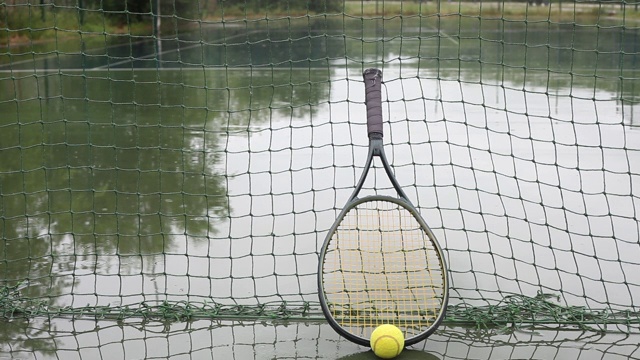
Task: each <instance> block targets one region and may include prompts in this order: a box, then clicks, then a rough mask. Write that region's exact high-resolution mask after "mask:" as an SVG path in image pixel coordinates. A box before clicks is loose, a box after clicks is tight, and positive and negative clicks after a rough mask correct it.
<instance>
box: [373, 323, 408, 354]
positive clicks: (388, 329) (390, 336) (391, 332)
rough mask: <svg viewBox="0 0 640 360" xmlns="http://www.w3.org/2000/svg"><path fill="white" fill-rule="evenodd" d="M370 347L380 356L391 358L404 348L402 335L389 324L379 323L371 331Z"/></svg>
mask: <svg viewBox="0 0 640 360" xmlns="http://www.w3.org/2000/svg"><path fill="white" fill-rule="evenodd" d="M371 349H372V350H373V353H374V354H376V355H377V356H378V357H380V358H383V359H393V358H394V357H396V356H398V355H400V353H401V352H402V349H404V335H402V331H400V329H398V328H397V327H395V326H393V325H391V324H384V325H380V326H378V327H377V328H375V330H373V332H372V333H371Z"/></svg>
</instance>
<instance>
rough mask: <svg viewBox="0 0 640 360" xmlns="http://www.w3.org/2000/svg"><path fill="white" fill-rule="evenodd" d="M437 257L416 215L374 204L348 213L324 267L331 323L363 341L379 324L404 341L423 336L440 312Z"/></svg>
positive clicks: (441, 286) (397, 207)
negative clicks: (399, 334)
mask: <svg viewBox="0 0 640 360" xmlns="http://www.w3.org/2000/svg"><path fill="white" fill-rule="evenodd" d="M438 254H439V253H438V251H437V250H436V249H435V246H434V245H433V242H432V241H431V239H430V238H429V237H428V235H427V233H426V232H425V230H424V229H423V228H422V227H421V226H420V223H419V222H418V221H417V219H416V218H415V216H414V215H413V214H412V213H411V212H410V211H409V210H407V209H405V208H404V207H402V206H400V205H399V204H396V203H393V202H388V201H380V200H375V201H369V202H363V203H361V204H359V205H358V206H356V207H354V208H352V209H351V210H350V211H348V212H347V214H346V215H345V217H344V219H343V220H342V222H341V223H340V225H339V227H338V229H337V231H336V232H335V234H334V235H333V238H332V239H331V245H330V247H329V248H328V249H327V256H326V257H325V263H324V264H323V267H324V274H325V275H324V278H323V281H324V285H325V293H326V294H325V296H326V298H327V302H328V303H329V304H330V308H331V311H332V312H333V313H332V315H333V317H334V319H336V321H337V322H338V323H339V324H340V326H342V327H343V328H346V329H348V331H350V332H352V333H354V334H355V335H357V336H361V337H364V338H368V336H369V335H370V332H371V331H373V329H374V328H375V327H377V326H378V325H381V324H383V323H391V324H394V325H396V326H398V327H399V328H401V329H402V330H403V331H404V332H405V334H406V336H407V337H410V336H411V335H412V334H416V335H417V334H419V333H421V332H423V331H424V330H425V329H426V328H429V327H430V326H431V325H432V324H433V322H434V320H435V319H436V317H437V316H438V314H439V313H440V312H441V309H442V301H443V293H444V286H445V283H444V280H443V279H444V278H443V276H444V274H443V270H442V268H443V267H442V265H441V264H442V262H441V261H440V259H439V255H438ZM329 255H330V256H329ZM331 259H332V260H331Z"/></svg>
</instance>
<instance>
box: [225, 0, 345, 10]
mask: <svg viewBox="0 0 640 360" xmlns="http://www.w3.org/2000/svg"><path fill="white" fill-rule="evenodd" d="M342 3H343V1H342V0H284V1H277V0H221V1H220V4H221V5H222V6H224V7H227V6H229V7H234V6H239V7H241V8H244V9H247V10H252V11H257V10H260V9H263V10H267V11H268V10H270V9H276V8H279V9H289V10H307V11H310V12H315V13H330V12H339V11H340V10H341V9H342Z"/></svg>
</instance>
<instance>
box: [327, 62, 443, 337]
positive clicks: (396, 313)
mask: <svg viewBox="0 0 640 360" xmlns="http://www.w3.org/2000/svg"><path fill="white" fill-rule="evenodd" d="M363 76H364V83H365V95H366V96H365V103H366V107H367V130H368V132H369V154H368V157H367V161H366V163H365V165H364V170H363V172H362V175H361V176H360V180H359V181H358V183H357V185H356V187H355V190H354V191H353V194H352V195H351V197H350V198H349V200H348V201H347V203H346V204H345V206H344V208H343V210H342V211H341V212H340V214H339V215H338V218H337V219H336V221H335V222H334V223H333V225H332V226H331V229H330V230H329V233H328V234H327V236H326V238H325V241H324V244H323V246H322V249H321V251H320V262H319V265H318V293H319V296H320V305H321V307H322V311H323V313H324V315H325V317H326V318H327V320H328V322H329V324H330V325H331V327H333V329H335V330H336V331H337V332H338V333H339V334H340V335H342V336H344V337H345V338H347V339H348V340H351V341H353V342H355V343H357V344H360V345H363V346H369V340H370V337H371V333H372V332H373V330H374V329H375V328H376V327H378V326H379V325H382V324H392V325H395V326H397V327H398V328H399V329H400V330H401V331H402V332H403V334H404V337H405V345H411V344H415V343H417V342H419V341H421V340H424V339H425V338H427V337H428V336H429V335H431V334H432V333H433V332H434V331H435V329H436V328H437V327H438V325H439V324H440V323H441V322H442V319H443V318H444V314H445V310H446V307H447V302H448V298H449V295H448V294H449V291H448V276H447V267H446V264H445V259H444V256H443V253H442V249H441V248H440V245H439V244H438V242H437V240H436V238H435V236H434V235H433V232H432V231H431V230H430V229H429V227H428V226H427V224H426V222H425V221H424V220H423V219H422V217H421V216H420V214H419V213H418V211H417V210H416V209H415V207H414V206H413V205H412V204H411V202H410V201H409V199H408V198H407V196H406V195H405V193H404V191H403V190H402V188H401V187H400V185H399V184H398V181H397V180H396V178H395V176H394V175H393V171H392V170H391V167H390V166H389V163H388V162H387V159H386V157H385V154H384V148H383V142H382V135H383V132H382V99H381V98H382V96H381V89H382V72H381V71H380V70H378V69H369V70H366V71H365V72H364V74H363ZM374 157H377V158H379V160H380V162H381V163H382V166H383V167H384V170H385V172H386V173H387V176H388V177H389V180H390V181H391V184H392V185H393V187H394V188H395V190H396V192H397V193H398V197H391V196H383V195H372V196H365V197H362V198H359V197H358V194H359V193H360V190H361V189H362V186H363V184H364V182H365V179H366V177H367V174H368V173H369V170H370V168H371V164H372V162H373V159H374Z"/></svg>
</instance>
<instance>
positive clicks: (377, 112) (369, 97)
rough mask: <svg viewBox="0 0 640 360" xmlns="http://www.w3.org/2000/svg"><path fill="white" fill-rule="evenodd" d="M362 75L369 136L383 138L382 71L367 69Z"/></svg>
mask: <svg viewBox="0 0 640 360" xmlns="http://www.w3.org/2000/svg"><path fill="white" fill-rule="evenodd" d="M362 77H364V91H365V105H366V106H367V130H368V132H369V138H371V137H376V138H382V71H380V70H379V69H367V70H365V71H364V73H363V74H362Z"/></svg>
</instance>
